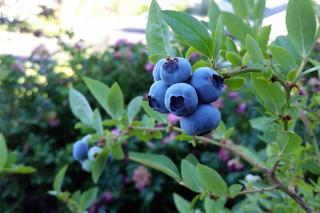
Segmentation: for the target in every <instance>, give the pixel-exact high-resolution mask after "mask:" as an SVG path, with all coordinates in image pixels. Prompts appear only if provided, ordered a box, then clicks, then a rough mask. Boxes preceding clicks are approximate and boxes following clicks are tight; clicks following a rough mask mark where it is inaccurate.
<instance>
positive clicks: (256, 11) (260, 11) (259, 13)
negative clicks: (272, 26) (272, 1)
mask: <svg viewBox="0 0 320 213" xmlns="http://www.w3.org/2000/svg"><path fill="white" fill-rule="evenodd" d="M265 4H266V1H265V0H257V2H256V3H255V5H254V8H253V15H252V16H253V17H252V19H253V21H254V26H255V27H256V28H259V27H260V26H261V24H262V20H263V16H264V9H265Z"/></svg>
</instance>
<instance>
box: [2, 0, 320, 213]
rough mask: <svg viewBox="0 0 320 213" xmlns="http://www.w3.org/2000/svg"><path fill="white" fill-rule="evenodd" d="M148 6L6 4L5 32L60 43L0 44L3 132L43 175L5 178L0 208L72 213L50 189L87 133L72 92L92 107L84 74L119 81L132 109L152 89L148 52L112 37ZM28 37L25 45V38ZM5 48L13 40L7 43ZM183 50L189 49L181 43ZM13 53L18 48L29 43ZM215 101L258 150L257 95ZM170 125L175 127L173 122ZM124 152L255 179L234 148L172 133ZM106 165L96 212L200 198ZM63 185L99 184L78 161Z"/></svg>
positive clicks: (126, 165) (132, 166)
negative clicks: (187, 159)
mask: <svg viewBox="0 0 320 213" xmlns="http://www.w3.org/2000/svg"><path fill="white" fill-rule="evenodd" d="M106 2H108V4H106ZM161 2H162V1H159V3H160V4H161ZM163 2H166V3H163V5H164V7H168V8H165V9H176V10H187V11H193V12H195V11H197V12H198V13H201V11H202V10H203V9H202V8H205V7H206V4H207V2H208V1H187V0H184V1H178V0H174V1H170V3H168V2H167V1H163ZM149 3H150V1H146V0H143V1H140V0H139V1H138V0H132V1H125V0H111V1H102V0H94V1H93V0H81V1H75V0H68V1H62V0H55V1H53V0H52V1H40V0H39V1H23V0H20V1H19V0H16V1H13V0H2V1H1V0H0V35H1V34H3V33H4V32H6V33H7V32H9V31H10V32H13V33H24V34H28V35H29V34H31V35H32V36H34V38H44V39H47V38H52V39H54V43H55V45H53V47H52V46H50V45H49V46H47V45H46V44H47V43H46V40H41V41H45V42H44V43H41V42H40V43H39V45H37V46H35V47H34V48H33V49H32V50H31V51H30V53H29V54H28V55H22V56H21V55H19V53H18V54H17V55H12V54H10V55H8V54H5V52H4V50H3V49H1V48H0V49H1V55H0V109H1V110H0V118H1V119H0V131H1V132H3V133H4V135H5V137H6V139H7V142H8V147H9V148H10V149H11V150H16V151H17V154H18V160H19V161H20V162H23V163H25V164H28V165H32V166H33V167H35V168H36V169H37V170H38V171H37V173H34V174H31V175H19V176H18V175H8V176H5V177H1V180H0V191H1V193H0V212H4V213H9V212H33V213H36V212H46V213H48V212H49V213H50V212H66V211H67V210H66V209H65V207H64V205H63V204H61V203H58V202H57V200H56V199H55V198H54V197H51V196H50V195H48V193H47V191H48V190H49V189H50V188H51V185H52V182H53V178H54V175H55V174H56V173H57V171H58V169H59V168H61V167H62V166H63V165H64V164H66V163H71V162H72V157H71V146H72V144H73V142H74V141H76V140H77V139H78V137H79V135H80V134H79V132H77V131H76V130H74V125H75V124H76V120H75V118H74V116H73V115H72V114H71V111H70V109H69V106H68V87H69V86H70V85H73V86H74V87H75V88H76V89H78V90H80V91H81V92H82V93H83V94H85V95H86V97H88V98H89V101H90V102H91V103H95V102H94V101H92V100H93V99H91V100H90V98H92V96H91V95H89V91H88V90H87V88H86V87H85V84H84V83H83V81H82V79H81V77H82V76H88V77H91V78H94V79H97V80H100V81H103V82H104V83H106V84H108V85H111V84H112V83H113V82H114V81H117V82H118V83H119V85H120V87H121V89H122V91H123V94H124V95H125V100H126V103H128V102H129V101H130V100H131V99H132V98H133V97H135V96H137V95H143V96H144V95H145V94H146V93H147V92H148V86H149V85H150V84H151V82H152V76H151V72H152V68H153V65H152V64H150V63H149V62H148V61H147V55H146V47H145V46H144V44H142V43H140V42H131V41H130V42H129V41H127V40H125V39H121V37H120V35H121V34H117V32H115V35H113V34H112V33H108V32H110V31H111V29H113V30H114V29H115V28H118V29H119V28H120V26H124V28H125V25H123V23H125V22H126V21H128V22H134V21H135V20H136V19H135V18H132V19H130V18H128V17H131V16H135V17H137V16H144V17H145V16H146V11H147V9H148V5H149ZM191 5H193V7H191ZM92 14H95V15H94V16H92ZM115 20H117V21H115ZM93 23H94V24H93ZM108 24H110V25H108ZM139 24H141V23H139ZM143 24H145V23H143ZM118 25H119V26H118ZM113 32H114V31H113ZM118 33H119V32H118ZM105 35H109V37H106V36H105ZM142 35H143V34H142ZM0 37H1V36H0ZM101 37H103V39H102V40H101ZM21 39H22V40H19V41H20V42H22V43H23V42H25V41H23V37H21ZM132 40H135V39H134V38H133V39H132ZM97 41H99V42H97ZM0 42H1V43H2V42H4V43H5V42H6V41H4V40H1V38H0ZM49 44H51V43H50V42H49ZM180 46H181V47H182V48H183V44H180ZM16 48H17V51H19V50H20V49H19V48H22V49H23V46H22V47H20V46H17V47H16ZM8 51H9V52H10V51H11V50H8ZM313 55H314V57H315V58H316V57H318V56H319V49H317V48H316V49H315V50H314V53H313ZM199 57H200V56H199V55H192V57H191V59H190V60H191V62H192V63H193V62H194V61H195V60H196V59H197V58H199ZM317 60H318V58H317ZM305 80H306V81H309V83H308V87H307V88H302V89H303V90H302V91H304V92H305V93H304V95H310V94H312V93H314V92H317V91H319V89H320V84H319V81H318V79H317V78H313V77H311V78H310V79H305ZM216 105H217V107H218V108H220V110H221V112H222V117H223V120H224V122H225V123H226V125H227V126H228V127H233V128H234V129H235V131H236V132H235V134H233V138H232V140H234V142H237V141H241V142H242V144H244V145H247V146H248V147H254V146H257V145H258V144H256V141H258V140H257V136H256V135H257V134H256V132H255V130H252V128H251V126H250V123H249V118H253V117H256V114H257V111H256V110H254V106H255V105H256V99H255V97H254V96H253V95H252V93H251V91H250V90H249V89H243V90H242V91H241V93H237V92H230V91H228V90H227V89H226V90H225V92H224V94H223V97H222V98H221V99H219V101H217V102H216ZM95 107H98V106H95ZM168 119H169V122H176V120H175V118H174V117H172V116H169V117H168ZM116 131H117V130H113V134H117V133H116ZM301 131H303V129H302V128H301ZM225 143H228V141H225ZM66 147H67V149H66ZM125 149H126V150H128V149H130V150H132V151H134V150H139V151H141V152H143V151H146V150H149V151H150V150H152V152H153V153H162V154H166V155H168V156H169V157H171V158H172V159H173V160H174V161H175V162H178V159H181V158H183V157H184V156H186V155H187V153H189V152H192V153H193V154H195V155H196V156H197V157H198V158H199V159H200V160H201V161H202V162H203V163H205V164H207V165H210V166H211V167H213V168H214V169H216V170H218V171H219V173H220V174H222V175H223V176H224V177H225V178H226V180H227V181H228V182H229V183H230V184H231V183H234V181H235V180H236V179H239V178H244V177H245V175H247V174H249V173H250V171H249V170H247V169H246V168H247V167H246V165H245V164H244V163H242V162H241V161H240V160H239V159H237V158H234V157H233V156H231V155H230V153H228V151H226V150H224V149H217V148H214V147H210V148H209V147H207V146H206V145H202V146H199V147H197V148H194V147H193V146H192V144H187V143H182V142H180V141H177V140H175V135H174V134H173V133H170V132H169V133H168V135H165V136H164V137H163V138H161V139H159V140H154V141H147V142H142V141H139V140H137V139H135V140H130V141H128V142H127V143H126V147H125ZM74 164H76V163H74ZM109 164H110V165H109V166H108V169H107V170H106V171H105V172H104V174H103V177H102V178H101V180H100V182H99V183H98V186H99V189H100V193H99V194H100V195H101V196H100V197H99V198H98V199H97V200H96V202H95V203H94V204H93V206H92V207H91V208H90V212H103V211H104V210H105V211H107V212H148V211H149V209H150V208H151V207H152V209H153V210H154V211H153V212H175V211H176V210H175V207H174V205H173V202H172V195H171V192H172V191H175V192H178V194H180V195H184V197H185V198H187V199H189V198H192V197H193V195H192V194H190V191H187V190H186V189H184V188H182V187H180V186H177V184H175V182H174V181H173V180H171V179H170V178H168V177H166V176H165V175H163V174H160V173H159V172H155V171H150V170H149V169H147V168H145V167H142V166H139V165H137V164H136V163H133V162H130V161H128V160H124V161H121V162H120V161H111V162H109ZM66 181H67V184H68V186H69V188H70V190H71V191H74V190H76V189H78V188H87V187H88V186H90V185H91V184H92V182H91V178H90V175H89V174H88V173H86V172H84V171H83V170H81V167H80V165H75V166H72V167H70V168H69V170H68V175H67V179H66ZM229 205H232V204H229Z"/></svg>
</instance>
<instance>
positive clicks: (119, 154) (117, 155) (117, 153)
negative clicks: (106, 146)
mask: <svg viewBox="0 0 320 213" xmlns="http://www.w3.org/2000/svg"><path fill="white" fill-rule="evenodd" d="M111 154H112V157H114V159H116V160H122V159H124V153H123V149H122V146H121V143H116V144H114V145H113V146H112V148H111Z"/></svg>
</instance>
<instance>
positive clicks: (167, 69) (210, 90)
mask: <svg viewBox="0 0 320 213" xmlns="http://www.w3.org/2000/svg"><path fill="white" fill-rule="evenodd" d="M152 75H153V79H154V83H153V84H152V85H151V87H150V91H149V95H148V99H149V106H150V107H151V108H152V109H153V110H155V111H158V112H161V113H169V112H171V113H173V114H175V115H176V116H179V117H181V118H180V126H181V128H182V130H183V131H185V132H186V133H187V134H188V135H203V134H207V133H209V132H211V131H212V130H213V129H215V128H217V126H218V125H219V123H220V120H221V115H220V112H219V110H218V109H217V108H216V107H215V106H213V105H212V103H213V102H214V101H216V100H217V99H218V98H219V97H220V96H221V90H222V87H223V78H221V77H220V76H219V74H218V73H217V72H216V71H214V70H213V69H211V68H210V67H201V68H198V69H197V70H195V72H194V73H192V69H191V64H190V63H189V61H188V60H187V59H184V58H180V57H174V58H171V57H169V58H165V59H161V60H159V61H158V62H157V63H156V65H155V66H154V68H153V73H152Z"/></svg>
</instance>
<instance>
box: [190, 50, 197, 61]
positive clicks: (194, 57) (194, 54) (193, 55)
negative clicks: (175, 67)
mask: <svg viewBox="0 0 320 213" xmlns="http://www.w3.org/2000/svg"><path fill="white" fill-rule="evenodd" d="M199 57H200V55H199V54H198V53H195V52H193V53H191V55H190V57H189V60H190V61H195V60H197V59H198V58H199Z"/></svg>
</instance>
